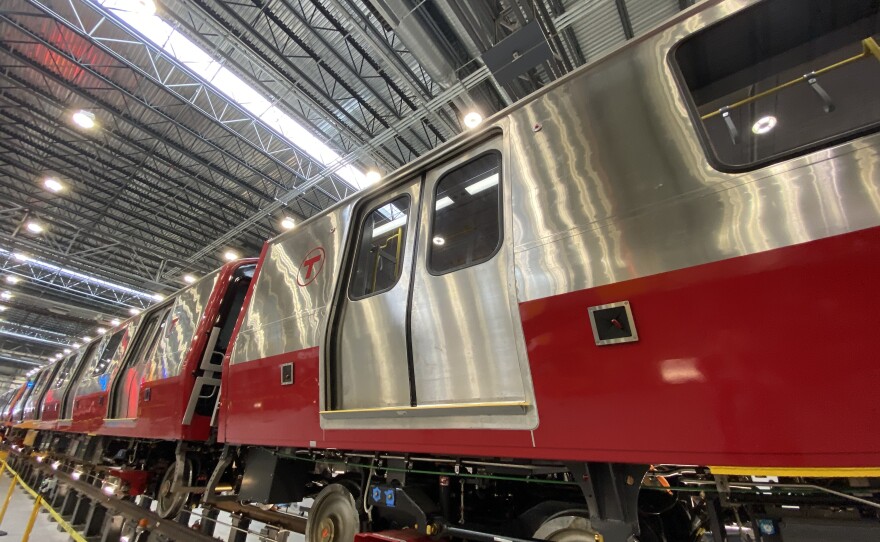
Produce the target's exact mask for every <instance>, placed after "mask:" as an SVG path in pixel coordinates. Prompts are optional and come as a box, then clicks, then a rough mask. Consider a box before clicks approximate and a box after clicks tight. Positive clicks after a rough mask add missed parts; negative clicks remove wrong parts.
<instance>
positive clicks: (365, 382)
mask: <svg viewBox="0 0 880 542" xmlns="http://www.w3.org/2000/svg"><path fill="white" fill-rule="evenodd" d="M419 191H420V181H413V182H411V183H410V184H409V185H407V186H404V187H401V188H397V189H394V190H393V191H391V192H388V193H386V194H383V195H382V196H380V197H379V198H376V199H374V200H372V201H370V202H369V203H368V204H366V205H364V206H362V208H361V209H362V210H361V212H360V213H359V214H358V218H357V219H356V220H357V222H356V224H357V225H358V226H357V227H358V230H357V238H356V244H355V245H354V246H353V247H352V251H353V262H352V267H351V271H350V273H349V281H348V284H347V286H343V291H342V292H341V293H340V296H339V297H340V299H342V304H341V316H340V323H339V326H338V328H337V330H338V334H337V341H336V343H335V350H336V355H335V356H334V358H335V359H334V362H335V365H334V367H333V369H332V370H331V373H332V374H333V379H334V382H333V389H334V392H333V394H332V400H331V402H332V405H333V406H332V408H333V409H335V410H357V409H369V408H385V407H397V406H411V405H412V397H411V394H410V378H409V375H410V369H409V367H410V358H409V348H408V340H407V334H406V327H405V321H406V307H407V303H408V298H409V291H410V281H411V275H412V262H413V260H412V253H413V250H412V249H413V243H414V237H415V235H413V231H414V230H415V229H416V224H417V221H416V220H415V219H414V218H413V214H414V211H413V210H414V209H418V201H419Z"/></svg>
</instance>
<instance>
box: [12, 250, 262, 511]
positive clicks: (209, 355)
mask: <svg viewBox="0 0 880 542" xmlns="http://www.w3.org/2000/svg"><path fill="white" fill-rule="evenodd" d="M256 263H257V260H256V259H242V260H238V261H236V262H232V263H229V264H226V265H224V266H223V267H221V268H220V269H218V270H217V271H215V272H214V273H211V274H209V275H207V276H205V277H203V278H201V279H200V280H199V281H197V282H196V283H195V284H193V285H192V286H189V287H187V288H184V289H182V290H180V291H179V292H177V293H176V294H175V295H173V296H170V297H169V298H168V299H166V300H164V301H163V302H162V303H159V304H157V305H155V306H153V307H150V308H149V309H148V310H146V311H144V312H143V313H142V314H139V315H138V316H136V317H134V318H131V319H130V320H128V321H126V322H124V323H122V324H121V325H120V326H118V327H117V328H115V329H113V330H110V331H109V332H108V333H106V334H105V335H103V336H102V337H99V338H97V339H94V340H92V341H91V342H89V343H88V344H86V345H84V346H82V347H81V348H80V349H78V350H77V351H76V352H74V353H73V354H71V355H70V356H68V357H67V358H64V359H62V360H60V361H59V362H57V363H56V364H54V365H52V366H50V367H47V368H45V369H43V370H42V371H41V372H40V373H38V375H36V376H35V377H34V379H33V382H34V384H33V385H31V386H30V387H32V388H34V390H35V391H34V392H33V393H30V394H29V397H28V398H27V399H25V400H24V401H19V403H23V404H26V405H28V406H24V407H23V408H22V409H21V410H22V413H24V414H25V416H24V420H22V419H21V418H16V417H15V413H14V412H17V411H14V412H13V422H14V423H16V429H17V430H18V431H19V433H18V434H19V437H20V439H21V438H22V437H23V432H24V431H26V430H34V429H38V430H39V437H40V440H38V441H36V443H35V448H37V449H42V450H45V451H52V452H55V453H61V454H63V455H65V456H67V457H73V458H76V459H77V460H78V461H80V462H81V463H82V464H85V465H91V466H95V465H102V464H103V465H105V466H106V465H110V466H113V467H118V468H115V469H114V470H113V471H112V473H113V476H114V477H113V479H112V480H111V481H110V482H109V485H110V486H111V487H114V488H115V489H118V490H119V491H120V492H125V493H128V494H139V493H142V492H158V489H157V488H158V486H160V485H161V484H160V482H161V481H162V478H163V476H164V475H165V471H166V470H168V467H169V466H172V468H171V469H170V472H172V473H173V472H174V469H173V466H174V465H175V462H176V458H177V455H178V454H184V453H185V454H186V457H185V460H183V467H184V470H185V473H186V476H193V477H195V476H198V474H199V472H200V470H199V469H201V468H205V469H208V473H210V469H211V467H212V466H213V459H212V454H213V450H212V449H211V448H210V447H208V446H207V444H206V443H207V441H208V440H209V438H210V437H211V432H212V430H211V419H212V417H213V415H214V410H215V405H216V403H217V397H218V394H219V387H220V375H221V368H222V362H223V357H224V354H225V353H226V349H227V346H228V344H229V340H230V337H231V335H232V330H233V329H234V326H235V322H236V319H237V317H238V314H239V312H240V311H241V308H242V304H243V302H244V299H245V294H246V292H247V290H248V286H249V284H250V282H251V279H252V278H253V273H254V269H255V267H256ZM30 405H34V406H33V407H31V406H30ZM181 457H183V456H181ZM202 463H204V465H202ZM150 482H153V487H152V488H149V487H147V486H148V483H150ZM179 501H180V499H178V498H176V497H175V498H169V497H168V496H167V495H166V498H165V499H159V504H160V512H162V513H163V514H165V515H167V514H169V513H170V512H169V509H172V510H176V509H179V508H180V506H182V504H183V503H182V502H179ZM169 507H171V508H169Z"/></svg>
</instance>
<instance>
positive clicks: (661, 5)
mask: <svg viewBox="0 0 880 542" xmlns="http://www.w3.org/2000/svg"><path fill="white" fill-rule="evenodd" d="M626 9H627V11H628V12H629V18H630V20H631V21H632V27H633V32H635V35H636V36H638V35H639V34H642V33H643V32H645V31H647V30H650V29H652V28H654V27H655V26H657V25H658V24H660V23H661V22H663V21H665V20H666V19H668V18H669V17H672V16H673V15H675V14H676V13H678V11H679V9H680V8H679V1H678V0H626Z"/></svg>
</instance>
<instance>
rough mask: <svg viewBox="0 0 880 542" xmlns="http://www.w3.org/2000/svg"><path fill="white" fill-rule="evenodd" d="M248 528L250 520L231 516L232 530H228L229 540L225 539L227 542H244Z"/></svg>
mask: <svg viewBox="0 0 880 542" xmlns="http://www.w3.org/2000/svg"><path fill="white" fill-rule="evenodd" d="M250 526H251V520H250V518H245V517H241V516H236V515H233V516H232V529H230V530H229V538H228V539H227V542H245V541H246V540H247V535H248V533H247V530H248V527H250ZM239 529H240V530H239Z"/></svg>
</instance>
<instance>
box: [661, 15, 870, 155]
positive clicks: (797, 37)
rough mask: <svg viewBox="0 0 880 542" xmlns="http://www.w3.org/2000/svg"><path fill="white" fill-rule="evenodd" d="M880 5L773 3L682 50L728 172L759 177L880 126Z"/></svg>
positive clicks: (708, 134) (699, 110)
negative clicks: (764, 169)
mask: <svg viewBox="0 0 880 542" xmlns="http://www.w3.org/2000/svg"><path fill="white" fill-rule="evenodd" d="M878 35H880V3H878V2H877V1H876V0H847V1H846V2H829V1H827V0H767V1H765V2H761V3H758V4H756V5H755V6H753V7H751V8H748V9H745V10H744V11H742V12H739V13H737V14H735V15H733V16H732V17H729V18H727V19H724V20H723V21H721V22H719V23H718V24H715V25H713V26H711V27H709V28H706V29H704V30H702V31H700V32H698V33H696V34H694V35H693V36H691V37H689V38H688V39H686V40H685V41H683V42H682V43H681V44H680V45H679V46H678V47H677V48H676V49H675V51H674V58H675V62H676V64H677V66H678V68H679V70H680V73H681V76H682V81H683V83H684V86H685V87H686V89H687V90H688V91H689V94H690V96H691V99H692V100H693V104H694V106H695V109H696V116H698V117H699V119H698V121H697V124H698V126H699V129H700V130H701V131H702V134H703V137H702V139H703V141H704V143H705V144H706V147H707V148H708V151H709V155H710V158H711V159H712V161H713V162H715V163H716V164H717V165H718V166H720V169H728V170H744V169H754V168H756V167H759V166H762V165H766V164H768V163H770V162H774V161H780V160H782V159H785V158H789V157H792V156H794V155H798V154H804V153H806V152H809V151H810V150H814V149H816V148H818V147H828V146H831V145H834V144H837V143H840V142H842V141H844V140H847V139H852V138H855V137H858V136H861V135H864V134H866V133H868V132H871V131H875V130H876V129H877V128H878V127H880V92H878V90H877V89H880V48H878V46H877V41H878V40H877V37H878Z"/></svg>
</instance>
